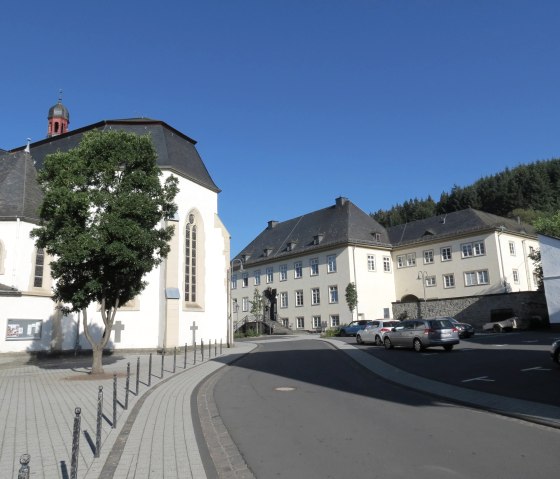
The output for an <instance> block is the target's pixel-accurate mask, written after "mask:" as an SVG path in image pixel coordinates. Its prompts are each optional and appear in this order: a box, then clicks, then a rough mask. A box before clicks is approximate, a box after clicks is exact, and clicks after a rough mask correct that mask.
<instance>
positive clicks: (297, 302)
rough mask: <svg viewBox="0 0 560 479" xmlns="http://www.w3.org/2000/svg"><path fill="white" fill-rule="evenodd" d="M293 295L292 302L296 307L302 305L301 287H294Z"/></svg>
mask: <svg viewBox="0 0 560 479" xmlns="http://www.w3.org/2000/svg"><path fill="white" fill-rule="evenodd" d="M294 295H295V301H294V304H295V305H296V308H301V307H302V306H303V289H296V290H295V291H294Z"/></svg>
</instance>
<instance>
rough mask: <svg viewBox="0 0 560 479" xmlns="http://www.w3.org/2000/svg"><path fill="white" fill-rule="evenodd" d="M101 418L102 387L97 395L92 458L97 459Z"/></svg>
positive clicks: (99, 445)
mask: <svg viewBox="0 0 560 479" xmlns="http://www.w3.org/2000/svg"><path fill="white" fill-rule="evenodd" d="M102 417H103V386H99V392H98V393H97V424H96V426H97V427H96V429H95V454H94V455H93V457H99V454H100V453H101V424H102V423H101V418H102Z"/></svg>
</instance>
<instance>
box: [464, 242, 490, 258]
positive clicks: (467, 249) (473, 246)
mask: <svg viewBox="0 0 560 479" xmlns="http://www.w3.org/2000/svg"><path fill="white" fill-rule="evenodd" d="M461 254H462V255H463V258H471V257H473V256H482V255H485V254H486V249H485V247H484V241H475V242H473V243H464V244H462V245H461Z"/></svg>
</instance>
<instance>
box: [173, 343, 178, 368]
mask: <svg viewBox="0 0 560 479" xmlns="http://www.w3.org/2000/svg"><path fill="white" fill-rule="evenodd" d="M176 368H177V348H173V372H175V370H176Z"/></svg>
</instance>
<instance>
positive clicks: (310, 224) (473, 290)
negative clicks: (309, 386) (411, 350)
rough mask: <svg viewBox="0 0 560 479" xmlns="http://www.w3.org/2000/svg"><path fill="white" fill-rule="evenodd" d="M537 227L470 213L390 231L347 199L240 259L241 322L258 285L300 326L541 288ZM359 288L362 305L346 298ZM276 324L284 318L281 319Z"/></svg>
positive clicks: (287, 226)
mask: <svg viewBox="0 0 560 479" xmlns="http://www.w3.org/2000/svg"><path fill="white" fill-rule="evenodd" d="M536 248H538V241H537V237H536V235H535V233H534V231H533V230H532V228H531V227H530V226H528V225H525V224H522V223H520V222H518V221H515V220H512V219H508V218H502V217H499V216H495V215H491V214H488V213H484V212H481V211H477V210H473V209H467V210H463V211H458V212H454V213H450V214H448V215H444V216H440V217H433V218H428V219H426V220H420V221H415V222H412V223H408V224H406V225H399V226H396V227H393V228H387V229H386V228H384V227H382V226H381V225H380V224H379V223H377V222H376V221H375V220H374V219H373V218H371V216H370V215H368V214H366V213H365V212H363V211H362V210H360V209H359V208H358V207H357V206H355V205H354V204H353V203H352V202H351V201H349V200H348V199H346V198H337V200H336V202H335V205H334V206H331V207H328V208H325V209H322V210H318V211H315V212H311V213H308V214H306V215H303V216H300V217H297V218H293V219H291V220H288V221H285V222H280V223H279V222H276V221H270V222H269V223H268V226H267V228H266V229H265V230H264V231H263V232H262V233H261V234H259V235H258V236H257V237H256V238H255V239H254V240H253V241H252V242H251V243H250V244H249V245H247V246H246V247H245V248H244V249H243V250H242V251H241V252H240V254H239V255H238V256H236V257H235V258H234V259H233V261H232V269H233V272H232V277H231V279H232V281H231V288H232V289H231V291H232V300H233V305H234V306H233V310H234V314H235V315H236V319H239V318H243V317H245V316H247V315H249V314H250V312H251V302H252V300H253V296H254V291H255V289H258V290H259V293H262V292H263V291H266V290H269V291H271V292H273V293H274V294H272V295H270V294H269V295H268V296H271V297H272V298H273V300H272V301H271V303H273V304H271V305H270V306H269V309H268V311H269V312H270V314H271V315H272V316H274V317H275V319H277V320H278V321H280V322H282V323H283V324H285V325H286V326H288V327H290V328H292V329H295V330H319V329H325V328H328V327H336V326H338V325H339V324H346V323H348V322H350V321H352V320H357V319H374V318H387V317H392V316H393V308H392V304H393V303H394V302H397V301H421V300H426V299H445V298H454V297H462V296H480V295H489V294H495V293H504V292H512V291H534V290H536V289H537V282H536V275H535V268H534V265H533V262H532V260H531V259H530V258H529V254H530V253H531V252H532V251H533V250H534V249H536ZM350 283H353V284H354V285H355V288H356V292H357V295H358V305H357V308H356V309H355V310H354V311H352V312H351V311H350V310H349V308H348V306H347V301H346V297H345V293H346V288H347V286H348V285H349V284H350ZM271 319H274V318H271Z"/></svg>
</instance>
